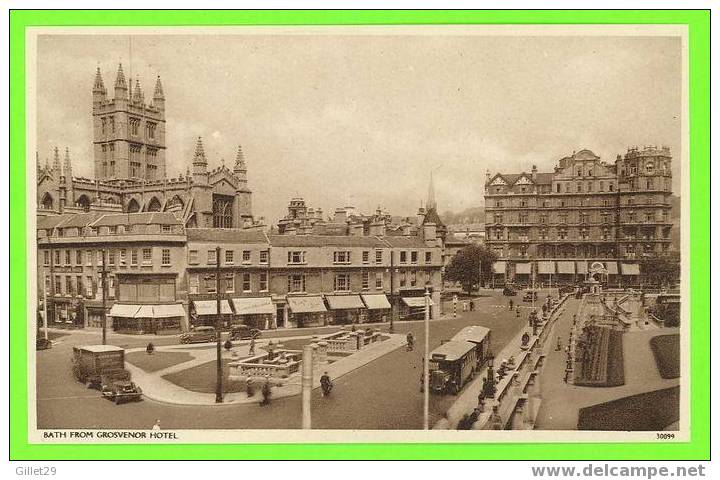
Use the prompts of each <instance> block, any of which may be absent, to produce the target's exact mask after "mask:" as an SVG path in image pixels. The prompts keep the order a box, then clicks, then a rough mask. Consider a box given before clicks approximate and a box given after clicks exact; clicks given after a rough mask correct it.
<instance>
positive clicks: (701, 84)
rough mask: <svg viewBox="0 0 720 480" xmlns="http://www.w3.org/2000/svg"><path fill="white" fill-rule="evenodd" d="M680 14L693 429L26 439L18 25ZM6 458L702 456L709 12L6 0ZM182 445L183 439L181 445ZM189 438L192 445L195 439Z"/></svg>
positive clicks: (627, 20)
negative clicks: (271, 439)
mask: <svg viewBox="0 0 720 480" xmlns="http://www.w3.org/2000/svg"><path fill="white" fill-rule="evenodd" d="M512 23H515V24H684V25H687V27H688V32H689V38H688V41H689V56H690V58H689V65H690V72H689V102H690V106H689V110H690V117H689V121H690V144H689V150H690V157H691V161H690V184H691V188H690V204H691V207H692V208H691V209H689V211H690V212H691V213H690V223H691V226H690V243H691V245H690V251H691V252H692V253H693V254H692V255H691V259H690V262H691V263H690V270H691V280H690V281H691V283H690V285H691V291H692V297H691V299H690V308H691V317H692V323H691V337H692V345H691V355H690V365H691V367H690V368H691V392H690V397H691V426H690V432H691V439H690V441H689V442H684V443H661V442H662V441H658V442H657V443H652V442H647V443H633V444H621V443H533V444H530V443H523V444H518V443H513V444H502V443H483V444H479V443H474V444H465V443H463V444H435V443H425V444H397V443H393V444H282V445H277V444H252V445H247V444H232V445H226V444H223V445H214V446H212V447H209V446H206V445H167V444H160V445H147V444H144V445H143V447H142V448H138V447H137V446H134V445H57V444H53V445H35V444H32V445H31V444H29V443H28V439H27V422H28V414H27V410H28V408H32V406H29V405H28V393H27V372H26V365H27V362H26V359H27V353H28V352H27V328H26V301H27V272H26V261H27V251H26V248H27V245H26V227H27V224H26V214H25V208H26V198H25V194H26V188H25V187H26V180H27V179H26V170H25V169H26V164H25V159H26V158H28V157H27V152H26V148H25V133H26V132H25V121H26V112H25V29H26V28H28V27H32V26H112V25H121V26H154V25H164V26H179V25H188V26H190V25H192V26H196V25H388V24H406V25H407V24H435V25H442V24H512ZM9 167H10V172H9V173H10V280H11V281H10V285H11V287H10V316H9V319H10V321H9V325H10V327H9V329H10V337H9V340H10V367H9V368H10V452H9V456H10V459H11V460H63V459H65V460H70V459H72V460H78V459H88V460H90V459H92V460H104V459H107V460H110V459H116V460H130V459H135V460H155V459H165V460H189V459H193V460H194V459H198V460H200V459H206V460H214V459H217V460H220V459H228V460H231V459H288V460H290V459H447V460H451V459H458V460H463V459H491V460H539V459H543V460H596V459H597V460H623V459H624V460H643V459H645V460H691V459H692V460H701V459H707V460H709V459H710V423H709V419H710V335H709V332H710V330H709V329H710V264H709V262H708V261H707V258H708V257H709V253H710V12H709V10H521V11H518V10H514V11H511V10H489V11H480V10H472V11H462V10H453V11H423V10H413V11H402V10H383V11H372V10H360V11H351V10H343V11H339V10H333V11H322V10H295V11H287V10H283V11H268V10H251V11H226V10H222V11H221V10H214V11H199V10H142V11H129V10H102V11H101V10H59V11H49V10H14V11H11V12H10V162H9ZM188 447H190V448H188ZM192 447H197V448H192Z"/></svg>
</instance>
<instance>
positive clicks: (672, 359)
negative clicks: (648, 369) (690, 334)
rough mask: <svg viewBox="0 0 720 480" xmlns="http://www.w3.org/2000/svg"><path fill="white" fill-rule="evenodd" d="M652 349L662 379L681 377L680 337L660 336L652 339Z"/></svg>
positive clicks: (675, 335) (676, 335)
mask: <svg viewBox="0 0 720 480" xmlns="http://www.w3.org/2000/svg"><path fill="white" fill-rule="evenodd" d="M650 348H651V349H652V351H653V355H654V356H655V364H657V368H658V370H659V371H660V376H661V377H662V378H679V377H680V335H678V334H674V335H658V336H657V337H653V338H651V339H650Z"/></svg>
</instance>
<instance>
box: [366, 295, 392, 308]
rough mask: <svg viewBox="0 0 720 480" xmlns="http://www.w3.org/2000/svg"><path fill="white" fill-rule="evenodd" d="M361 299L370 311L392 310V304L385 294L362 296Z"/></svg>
mask: <svg viewBox="0 0 720 480" xmlns="http://www.w3.org/2000/svg"><path fill="white" fill-rule="evenodd" d="M361 297H362V299H363V302H365V306H366V307H367V308H368V309H369V310H384V309H387V308H390V302H388V299H387V297H386V296H385V295H383V294H373V295H366V294H362V295H361Z"/></svg>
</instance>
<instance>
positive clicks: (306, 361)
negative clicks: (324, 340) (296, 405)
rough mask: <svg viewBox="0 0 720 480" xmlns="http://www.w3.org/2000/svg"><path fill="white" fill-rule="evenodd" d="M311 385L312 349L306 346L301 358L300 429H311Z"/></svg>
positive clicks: (308, 345)
mask: <svg viewBox="0 0 720 480" xmlns="http://www.w3.org/2000/svg"><path fill="white" fill-rule="evenodd" d="M312 384H313V347H312V345H311V344H309V343H308V344H307V345H305V346H304V347H303V356H302V428H303V430H309V429H311V428H312V412H311V408H310V405H311V403H310V399H311V398H312Z"/></svg>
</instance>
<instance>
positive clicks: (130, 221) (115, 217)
mask: <svg viewBox="0 0 720 480" xmlns="http://www.w3.org/2000/svg"><path fill="white" fill-rule="evenodd" d="M181 224H182V222H180V220H178V219H177V218H175V215H173V214H172V213H170V212H142V213H111V214H106V215H103V216H102V217H100V218H98V219H97V220H96V221H95V222H93V223H92V225H91V226H93V227H113V226H117V225H181Z"/></svg>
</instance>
